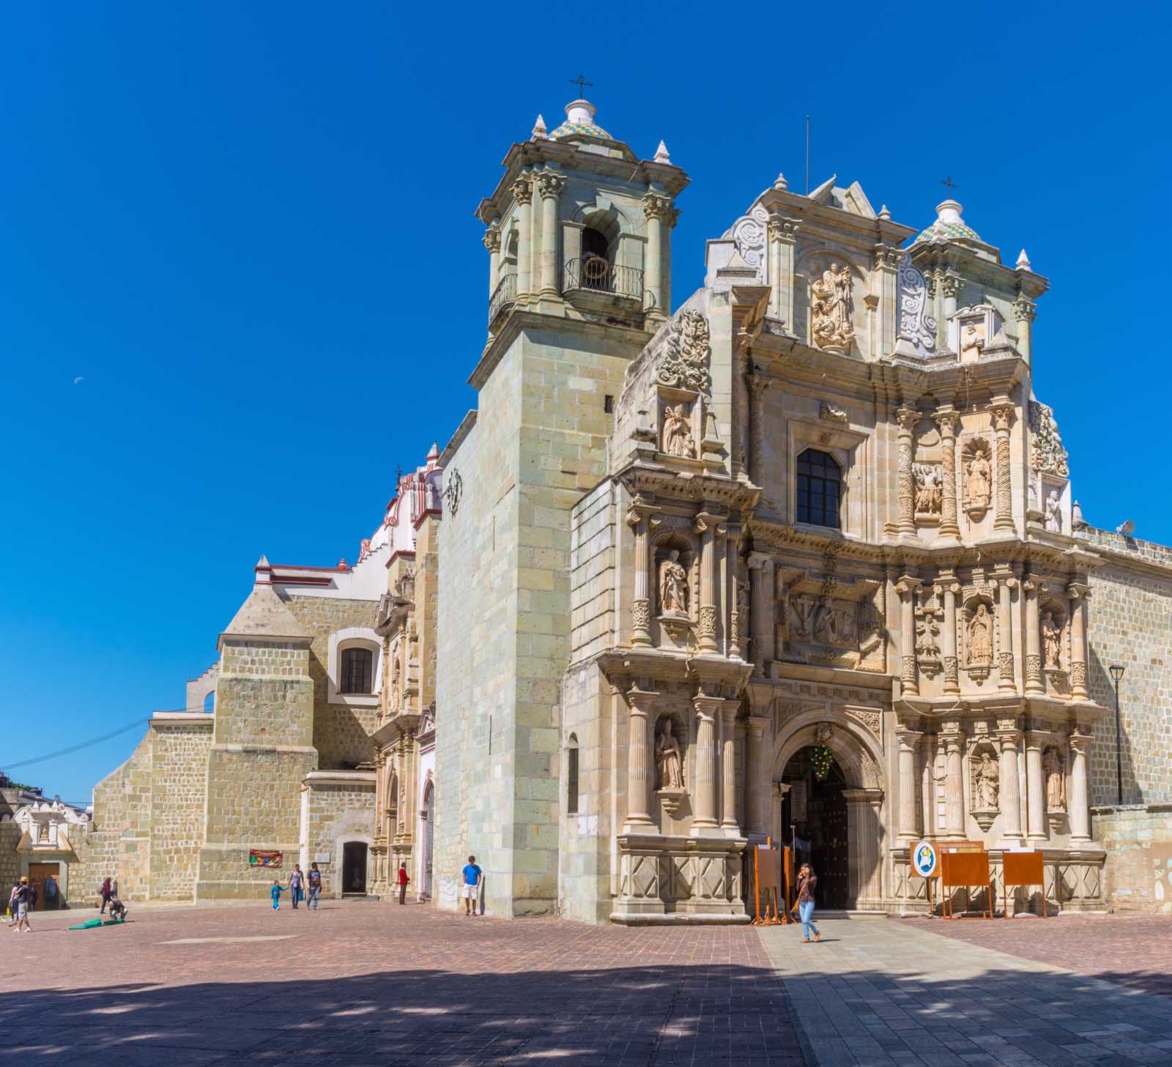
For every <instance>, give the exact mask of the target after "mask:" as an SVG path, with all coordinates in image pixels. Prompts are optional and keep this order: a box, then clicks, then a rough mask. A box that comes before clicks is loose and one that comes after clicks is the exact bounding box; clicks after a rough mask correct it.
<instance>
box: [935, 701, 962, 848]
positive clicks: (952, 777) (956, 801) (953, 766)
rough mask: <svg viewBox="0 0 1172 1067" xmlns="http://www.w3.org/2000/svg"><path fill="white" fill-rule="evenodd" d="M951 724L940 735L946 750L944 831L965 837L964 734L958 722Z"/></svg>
mask: <svg viewBox="0 0 1172 1067" xmlns="http://www.w3.org/2000/svg"><path fill="white" fill-rule="evenodd" d="M951 726H952V728H951V729H947V728H946V729H945V730H942V731H941V735H940V739H941V740H942V741H943V742H944V752H945V771H944V775H945V777H944V832H945V833H946V834H947V835H948V836H949V837H964V836H965V817H964V758H963V756H964V734H963V733H961V732H960V729H959V728H958V727H957V726H956V724H951Z"/></svg>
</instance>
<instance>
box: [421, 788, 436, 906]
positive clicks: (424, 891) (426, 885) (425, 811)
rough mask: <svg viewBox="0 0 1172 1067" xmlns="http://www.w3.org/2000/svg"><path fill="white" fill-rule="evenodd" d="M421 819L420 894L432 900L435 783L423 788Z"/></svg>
mask: <svg viewBox="0 0 1172 1067" xmlns="http://www.w3.org/2000/svg"><path fill="white" fill-rule="evenodd" d="M419 820H420V822H422V824H423V834H422V838H423V840H422V844H421V846H420V854H419V887H420V895H421V896H422V897H423V898H424V899H425V900H431V857H432V849H433V847H434V845H435V785H434V784H433V783H432V782H428V783H427V787H426V788H425V789H424V790H423V807H422V808H420V809H419Z"/></svg>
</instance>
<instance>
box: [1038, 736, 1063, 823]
mask: <svg viewBox="0 0 1172 1067" xmlns="http://www.w3.org/2000/svg"><path fill="white" fill-rule="evenodd" d="M1065 770H1066V767H1065V760H1063V758H1062V751H1061V749H1059V748H1057V747H1056V746H1054V745H1049V746H1047V747H1046V749H1045V750H1044V751H1043V752H1042V773H1043V774H1044V775H1045V776H1046V809H1047V810H1048V811H1061V812H1065V811H1066V774H1065Z"/></svg>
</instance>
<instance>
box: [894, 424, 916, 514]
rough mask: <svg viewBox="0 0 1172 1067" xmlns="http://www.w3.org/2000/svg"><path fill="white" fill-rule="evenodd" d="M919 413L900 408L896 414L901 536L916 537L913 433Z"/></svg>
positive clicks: (897, 486)
mask: <svg viewBox="0 0 1172 1067" xmlns="http://www.w3.org/2000/svg"><path fill="white" fill-rule="evenodd" d="M919 417H920V416H919V412H917V411H914V410H913V409H912V408H900V409H899V410H898V411H897V412H896V413H895V422H896V425H897V426H898V427H899V429H898V442H899V461H898V468H897V471H898V473H897V485H896V488H897V492H898V499H899V524H898V531H899V533H900V534H908V535H911V536H914V535H915V532H916V508H915V500H916V498H915V482H914V479H913V476H912V431H913V430H914V429H915V425H916V420H917V419H918V418H919Z"/></svg>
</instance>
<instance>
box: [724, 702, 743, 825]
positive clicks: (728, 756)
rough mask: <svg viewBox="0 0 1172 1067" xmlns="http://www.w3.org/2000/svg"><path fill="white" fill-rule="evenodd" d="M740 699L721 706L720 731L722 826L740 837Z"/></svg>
mask: <svg viewBox="0 0 1172 1067" xmlns="http://www.w3.org/2000/svg"><path fill="white" fill-rule="evenodd" d="M739 707H740V701H739V700H726V701H724V707H723V708H721V732H720V780H721V798H720V828H721V829H722V830H723V831H724V832H725V833H726V834H728V835H729V837H740V836H741V827H740V824H739V823H738V822H737V742H736V722H737V709H738V708H739Z"/></svg>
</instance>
